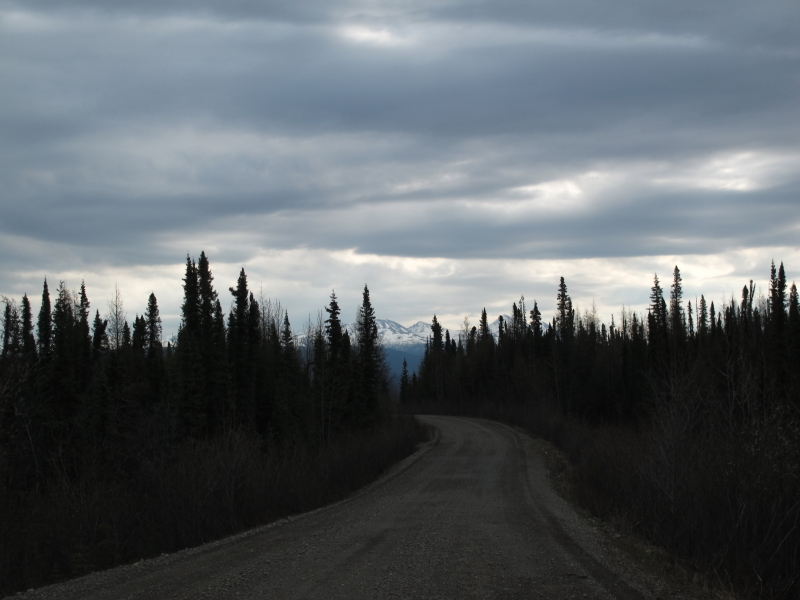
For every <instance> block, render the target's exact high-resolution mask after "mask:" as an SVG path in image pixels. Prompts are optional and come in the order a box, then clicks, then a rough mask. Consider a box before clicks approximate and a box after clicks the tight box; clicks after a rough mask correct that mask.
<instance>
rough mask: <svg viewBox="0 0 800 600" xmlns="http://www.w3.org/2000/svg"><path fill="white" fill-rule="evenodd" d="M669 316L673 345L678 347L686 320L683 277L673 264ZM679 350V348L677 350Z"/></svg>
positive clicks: (681, 341)
mask: <svg viewBox="0 0 800 600" xmlns="http://www.w3.org/2000/svg"><path fill="white" fill-rule="evenodd" d="M669 316H670V321H671V327H670V329H671V330H672V331H671V333H672V338H673V341H674V347H675V348H677V349H679V348H680V346H681V344H682V343H683V340H684V338H685V336H686V322H685V315H684V313H683V279H682V278H681V272H680V269H678V265H675V269H674V270H673V271H672V286H671V288H670V297H669ZM678 351H680V350H678Z"/></svg>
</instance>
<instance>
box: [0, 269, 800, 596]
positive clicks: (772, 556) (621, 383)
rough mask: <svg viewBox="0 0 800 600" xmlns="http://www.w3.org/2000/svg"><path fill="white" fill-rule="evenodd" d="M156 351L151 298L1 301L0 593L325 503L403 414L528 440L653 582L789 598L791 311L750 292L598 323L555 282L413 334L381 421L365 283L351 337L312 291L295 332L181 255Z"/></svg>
mask: <svg viewBox="0 0 800 600" xmlns="http://www.w3.org/2000/svg"><path fill="white" fill-rule="evenodd" d="M182 283H183V290H184V300H183V304H182V306H181V324H180V329H179V331H178V334H177V336H176V337H175V338H173V339H172V340H170V341H168V342H166V343H165V342H164V340H163V339H162V328H161V319H160V316H159V307H158V301H157V298H156V296H155V295H154V294H151V295H150V297H149V300H148V303H147V308H146V311H145V313H144V314H143V315H136V316H135V317H134V318H133V319H132V322H131V323H129V322H128V320H127V316H126V314H125V311H124V307H123V302H122V298H121V295H120V294H119V292H118V290H117V291H116V293H115V296H114V297H113V298H111V299H110V300H109V301H108V303H107V307H106V308H107V311H105V314H101V310H99V309H97V308H95V310H94V311H92V310H91V305H90V302H89V298H88V292H87V290H86V287H85V285H83V284H81V286H80V288H79V290H76V291H71V290H70V289H69V288H68V287H67V285H66V283H65V282H60V283H59V285H58V287H57V289H56V290H55V292H54V293H53V297H51V293H50V290H49V287H48V282H47V281H46V280H45V282H44V284H43V290H42V296H41V308H40V310H39V311H38V314H36V315H34V314H33V311H32V308H31V302H30V300H29V298H28V297H27V295H25V296H23V297H22V298H21V300H20V301H19V303H17V302H16V301H15V300H13V299H8V298H6V299H4V300H5V310H4V316H3V321H2V324H3V346H2V355H1V356H0V478H1V479H0V481H2V487H0V513H2V515H3V518H2V519H0V592H2V593H11V592H14V591H17V590H24V589H27V588H29V587H34V586H37V585H42V584H45V583H48V582H53V581H58V580H61V579H65V578H68V577H74V576H77V575H80V574H83V573H87V572H91V571H94V570H98V569H103V568H108V567H111V566H114V565H116V564H121V563H126V562H132V561H134V560H138V559H139V558H142V557H149V556H155V555H158V554H160V553H162V552H170V551H174V550H179V549H182V548H186V547H190V546H194V545H197V544H201V543H204V542H206V541H210V540H213V539H218V538H220V537H223V536H225V535H228V534H230V533H233V532H236V531H240V530H243V529H246V528H248V527H253V526H255V525H258V524H261V523H265V522H268V521H270V520H274V519H276V518H280V517H281V516H285V515H289V514H292V513H296V512H301V511H305V510H309V509H311V508H314V507H317V506H321V505H323V504H325V503H328V502H331V501H335V500H337V499H340V498H343V497H345V496H347V495H348V494H349V493H351V492H352V491H353V490H355V489H357V488H358V487H360V486H362V485H364V484H365V483H366V482H368V481H370V480H372V479H374V478H376V477H377V476H378V475H379V474H380V473H381V472H382V471H383V470H384V469H385V468H386V467H387V466H388V465H390V464H392V463H393V462H395V461H397V460H399V459H400V458H402V457H404V456H407V455H408V454H410V453H411V452H413V450H414V448H415V447H416V445H417V444H418V443H419V442H420V441H422V440H424V439H426V436H427V435H428V432H427V431H425V430H424V429H423V428H422V427H421V426H420V425H419V424H418V423H417V422H416V421H415V420H414V419H413V418H411V417H410V416H404V415H411V414H415V413H416V414H424V413H429V414H434V413H438V414H461V415H471V416H479V417H485V418H492V419H497V420H502V421H505V422H508V423H512V424H515V425H519V426H522V427H525V428H527V429H528V430H529V431H530V432H532V433H533V434H535V435H539V436H542V437H544V438H546V439H549V440H551V441H552V442H554V443H555V444H556V445H558V446H560V447H561V448H562V449H563V450H564V451H565V452H566V454H567V455H568V457H569V460H570V467H569V469H568V471H567V472H566V473H565V475H566V477H567V478H568V480H569V482H570V490H571V491H570V494H571V495H572V496H573V500H574V501H576V502H577V503H578V504H580V505H581V506H583V507H584V508H585V509H586V510H588V511H590V512H591V513H593V514H594V515H596V516H598V517H599V518H602V519H604V520H609V521H611V522H613V523H614V524H615V525H616V526H618V527H622V528H625V529H628V530H630V531H633V532H635V533H636V534H638V535H642V536H644V537H645V538H647V539H648V540H650V541H651V542H652V543H654V544H655V545H656V546H657V547H659V548H660V549H662V551H663V559H664V560H665V561H667V562H669V563H671V564H673V565H678V566H681V568H684V567H685V568H686V569H688V571H689V572H699V573H702V574H703V575H704V577H705V579H704V580H705V581H706V582H707V583H708V584H709V585H714V586H717V587H722V588H724V589H726V590H736V592H737V594H740V595H742V596H751V597H769V598H777V597H797V596H798V594H799V593H800V588H799V587H798V581H800V312H799V310H798V294H797V288H796V286H795V285H794V284H791V285H789V284H788V281H787V278H786V273H785V270H784V267H783V264H780V265H779V266H778V267H776V266H775V265H774V264H773V265H772V266H771V269H770V275H769V284H768V289H767V290H766V293H765V294H761V293H760V292H759V291H758V289H757V287H756V285H755V284H754V283H753V281H750V282H748V283H747V284H746V285H744V287H743V289H742V293H741V297H740V298H730V299H728V300H727V301H723V302H721V303H720V304H719V305H718V306H717V305H715V303H714V302H713V301H712V302H707V300H706V298H705V297H704V296H700V297H699V298H698V299H696V300H695V301H694V303H693V302H692V301H688V302H686V301H685V299H684V293H683V282H682V278H681V274H680V270H679V269H678V267H677V266H676V267H675V269H674V271H673V273H672V281H671V283H670V284H669V286H668V287H666V288H665V287H662V283H661V281H660V280H659V278H658V276H656V277H655V278H654V280H653V284H652V287H651V290H650V292H651V293H650V304H649V307H648V309H647V312H646V314H640V313H637V312H635V311H632V310H630V309H628V308H624V307H623V309H622V311H621V313H620V315H619V317H618V319H615V318H613V317H612V319H611V322H610V323H608V324H606V323H603V322H601V321H600V319H599V318H598V316H597V314H596V313H595V312H594V311H583V312H581V311H579V310H578V309H577V308H576V307H575V306H573V302H572V299H571V298H570V295H569V292H568V288H567V283H566V282H565V280H564V278H561V280H560V282H559V284H558V287H557V289H555V290H554V291H555V297H556V310H555V315H554V317H553V318H552V320H551V321H549V322H547V321H545V320H544V318H543V315H542V312H541V310H540V308H539V305H538V303H537V302H536V301H535V300H534V302H533V305H532V306H526V301H525V299H524V298H520V299H519V301H518V302H515V303H513V305H512V307H511V318H510V319H506V318H504V317H502V316H501V317H500V319H499V330H498V331H497V335H493V333H492V331H491V329H490V326H489V323H490V321H489V317H488V315H487V313H486V310H485V309H484V310H483V311H482V313H481V318H480V321H479V323H478V324H477V325H475V326H471V325H470V323H469V322H468V320H466V319H465V321H464V325H463V327H462V328H461V330H460V331H459V332H457V333H455V334H454V335H451V334H450V332H449V331H448V330H446V329H444V328H443V327H442V326H441V324H440V323H439V322H438V319H437V317H436V316H434V317H433V320H432V324H431V336H430V338H429V340H428V343H427V347H426V350H425V355H424V358H423V360H422V363H421V365H420V367H419V370H418V372H415V373H409V372H408V370H407V369H404V370H403V372H402V374H401V376H400V378H399V398H400V400H401V406H402V410H401V411H399V412H400V413H401V414H398V411H397V410H396V409H395V406H396V403H393V402H392V401H391V397H392V394H393V389H392V382H391V379H390V374H389V372H388V369H387V366H386V362H385V359H384V354H383V349H382V347H381V341H380V339H379V337H378V333H377V327H376V321H375V319H376V317H375V311H374V308H373V307H372V303H371V300H370V295H369V289H368V288H367V286H365V287H364V290H363V296H362V303H361V306H360V308H359V311H358V317H357V324H356V327H355V331H354V335H352V337H351V335H350V334H349V333H348V332H347V331H346V330H345V329H343V326H342V322H341V320H340V318H339V317H340V313H341V310H340V307H339V305H338V302H337V298H336V295H335V294H331V296H330V299H329V302H328V305H327V306H326V307H325V308H324V311H320V314H319V317H318V318H317V321H316V322H315V323H309V324H308V325H307V326H306V327H305V329H304V330H303V331H302V332H300V334H299V335H298V334H297V333H296V332H295V331H293V329H292V326H291V324H290V321H289V316H288V313H287V311H286V310H285V309H284V308H283V307H281V305H280V304H279V303H278V302H276V301H273V300H266V299H264V298H263V297H262V296H261V295H259V296H258V297H257V296H256V295H255V294H254V293H253V292H252V291H251V290H250V289H249V288H248V283H247V276H246V274H245V272H244V269H242V271H241V273H240V275H239V277H238V280H237V281H236V283H235V285H234V286H232V287H230V288H229V290H228V292H227V293H226V294H224V297H225V298H226V300H227V301H226V303H228V304H229V305H230V309H229V310H227V311H225V310H224V309H223V299H222V298H221V297H220V295H219V294H218V293H217V292H216V291H215V289H214V284H213V283H214V278H213V277H212V274H211V268H210V266H209V261H208V258H207V257H206V255H205V253H201V254H200V257H199V259H198V260H197V261H195V260H194V259H192V258H191V257H187V259H186V268H185V276H184V278H183V282H182Z"/></svg>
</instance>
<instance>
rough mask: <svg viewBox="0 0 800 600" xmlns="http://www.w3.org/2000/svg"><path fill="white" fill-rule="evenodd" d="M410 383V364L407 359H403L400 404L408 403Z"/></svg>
mask: <svg viewBox="0 0 800 600" xmlns="http://www.w3.org/2000/svg"><path fill="white" fill-rule="evenodd" d="M409 384H410V382H409V380H408V362H407V361H406V359H405V358H404V359H403V370H402V371H401V372H400V402H403V403H406V402H408V399H409V398H408V395H409V389H408V386H409Z"/></svg>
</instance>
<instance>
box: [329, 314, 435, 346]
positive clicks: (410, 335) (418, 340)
mask: <svg viewBox="0 0 800 600" xmlns="http://www.w3.org/2000/svg"><path fill="white" fill-rule="evenodd" d="M376 324H377V325H378V336H379V337H380V339H381V341H382V342H383V345H384V347H385V348H398V349H407V348H409V347H413V346H424V345H425V342H426V340H427V339H428V336H429V335H430V332H431V326H430V324H428V323H424V322H423V321H419V322H418V323H415V324H414V325H412V326H411V327H403V326H402V325H400V323H397V322H395V321H390V320H389V319H376ZM344 329H346V330H347V332H348V333H349V334H350V335H351V336H352V335H353V334H354V333H355V330H356V324H355V323H348V324H347V325H345V326H344Z"/></svg>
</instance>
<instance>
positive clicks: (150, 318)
mask: <svg viewBox="0 0 800 600" xmlns="http://www.w3.org/2000/svg"><path fill="white" fill-rule="evenodd" d="M141 319H142V321H143V322H144V328H145V340H146V345H147V363H146V364H147V378H148V381H149V383H150V394H149V395H148V397H147V401H148V403H154V402H159V401H160V400H161V396H162V391H163V387H164V380H165V377H166V373H165V371H164V351H163V346H162V343H161V331H162V329H161V314H160V311H159V309H158V300H157V299H156V295H155V293H152V292H151V293H150V296H149V297H148V299H147V308H146V309H145V313H144V316H143V317H141Z"/></svg>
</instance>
